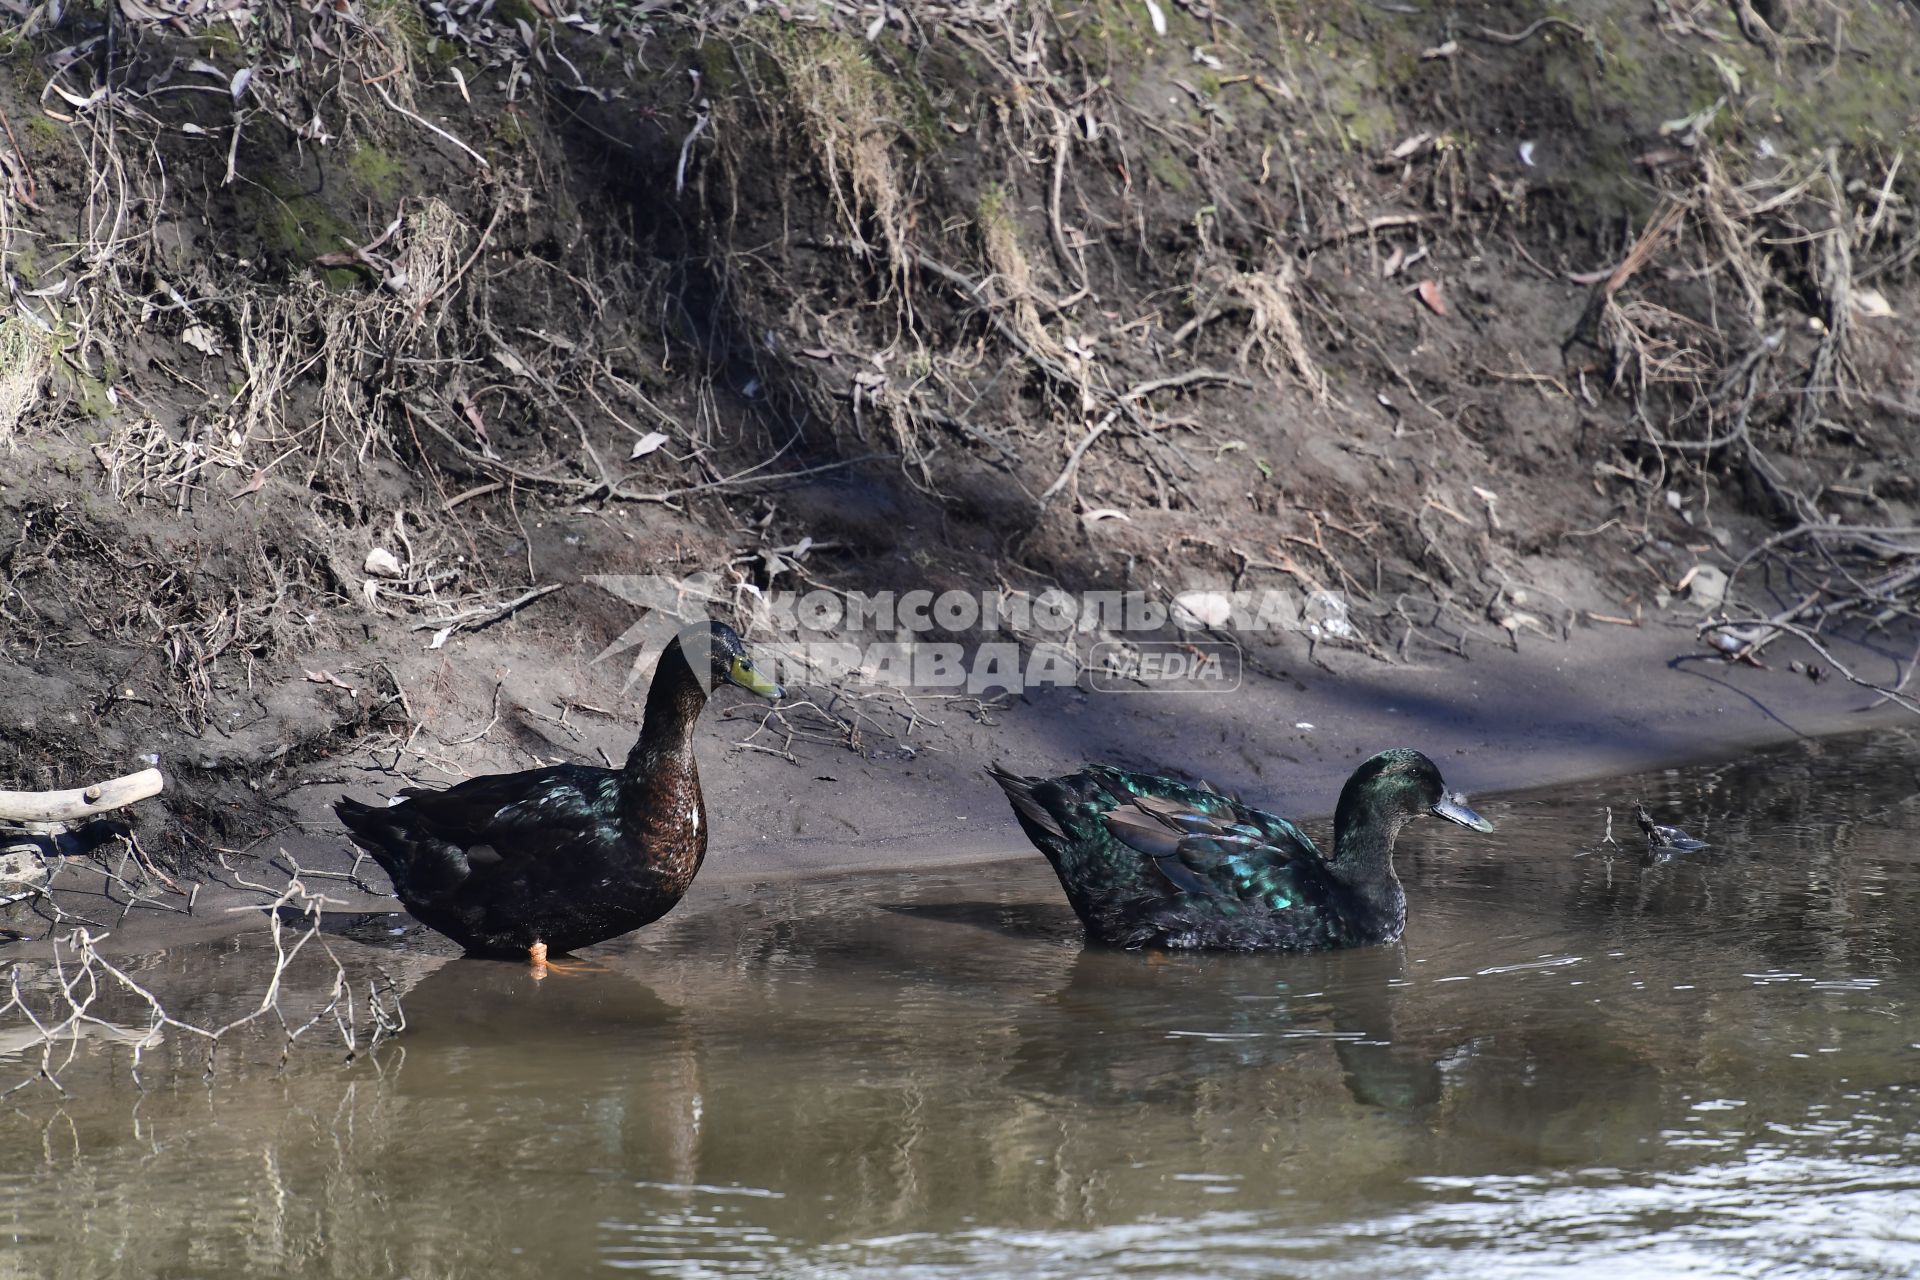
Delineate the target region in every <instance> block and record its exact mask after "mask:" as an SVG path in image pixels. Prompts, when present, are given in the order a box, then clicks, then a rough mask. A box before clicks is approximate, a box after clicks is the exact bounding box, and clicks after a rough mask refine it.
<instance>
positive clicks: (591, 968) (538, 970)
mask: <svg viewBox="0 0 1920 1280" xmlns="http://www.w3.org/2000/svg"><path fill="white" fill-rule="evenodd" d="M527 959H528V960H529V961H530V962H531V963H532V965H533V977H534V981H536V982H538V981H539V980H540V979H541V978H544V977H546V976H547V975H548V974H549V973H601V972H604V971H605V970H606V966H605V965H603V964H594V963H592V962H590V961H586V960H549V959H547V944H546V943H544V942H536V943H534V944H533V945H532V946H530V947H528V948H527Z"/></svg>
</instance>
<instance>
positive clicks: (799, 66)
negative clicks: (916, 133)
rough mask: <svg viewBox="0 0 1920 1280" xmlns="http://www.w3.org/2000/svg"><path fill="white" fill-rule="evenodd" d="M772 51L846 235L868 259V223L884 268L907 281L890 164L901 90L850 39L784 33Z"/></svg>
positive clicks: (903, 203)
mask: <svg viewBox="0 0 1920 1280" xmlns="http://www.w3.org/2000/svg"><path fill="white" fill-rule="evenodd" d="M771 49H772V53H773V57H774V60H775V61H776V62H777V63H778V64H779V67H780V73H781V75H782V77H784V79H785V81H786V90H787V97H788V102H789V104H790V105H791V107H792V109H793V111H794V112H795V114H796V115H797V116H798V117H799V122H800V125H801V129H802V131H803V132H804V133H805V134H806V137H807V141H808V143H809V145H810V146H811V147H812V148H813V151H814V154H815V155H816V156H817V157H818V158H819V160H820V163H821V164H822V165H824V166H825V167H826V171H827V172H826V178H827V187H828V189H829V190H830V191H832V192H833V199H834V203H835V204H836V205H837V206H838V207H839V210H840V216H841V219H842V220H843V221H844V222H845V223H846V226H847V231H848V234H849V235H850V236H851V237H852V238H853V241H854V243H855V244H856V245H857V246H858V247H859V249H860V251H861V252H862V253H863V254H870V253H872V252H873V248H874V247H873V245H872V244H871V243H870V242H869V241H868V239H867V235H866V232H865V230H864V225H865V222H866V220H867V219H869V218H870V219H872V223H873V226H874V227H876V228H878V230H879V232H880V238H881V240H883V241H884V242H885V248H886V254H887V261H888V263H889V265H890V266H891V267H892V269H893V271H894V273H895V274H897V275H905V273H906V270H907V266H908V264H909V262H910V260H911V255H910V254H909V253H908V251H907V230H906V220H907V219H906V210H907V198H906V193H905V191H904V189H903V188H902V185H901V181H900V175H899V172H898V171H897V169H896V168H895V166H894V162H893V139H894V136H895V135H896V134H897V132H898V130H899V121H900V119H901V111H900V102H899V94H898V91H897V90H896V89H895V88H894V86H893V83H892V82H891V81H890V80H888V78H887V77H886V76H885V75H884V74H882V73H881V72H880V71H879V70H878V69H877V68H875V67H874V65H873V64H872V63H871V62H869V61H868V60H867V55H866V52H865V50H863V49H862V48H861V46H860V45H859V44H858V43H856V42H855V41H854V40H852V39H851V38H849V37H847V36H843V35H840V34H837V33H834V32H825V31H803V30H800V29H798V28H782V29H781V30H780V31H779V33H778V34H777V36H776V37H775V38H774V40H773V41H772V42H771Z"/></svg>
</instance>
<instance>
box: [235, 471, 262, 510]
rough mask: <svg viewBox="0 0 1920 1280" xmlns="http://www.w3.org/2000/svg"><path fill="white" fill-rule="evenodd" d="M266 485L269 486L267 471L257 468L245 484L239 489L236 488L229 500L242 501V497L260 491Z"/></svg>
mask: <svg viewBox="0 0 1920 1280" xmlns="http://www.w3.org/2000/svg"><path fill="white" fill-rule="evenodd" d="M266 487H267V473H266V472H264V471H261V470H259V469H257V468H256V469H255V470H254V473H253V478H252V479H251V480H249V481H247V482H246V483H245V484H243V485H241V486H240V487H239V488H238V489H236V490H234V492H233V495H232V496H231V497H229V498H228V499H227V501H228V502H238V501H240V499H242V498H244V497H246V496H247V495H248V494H250V493H258V492H260V491H261V490H262V489H264V488H266Z"/></svg>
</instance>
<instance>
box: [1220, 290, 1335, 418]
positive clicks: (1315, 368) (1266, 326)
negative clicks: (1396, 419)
mask: <svg viewBox="0 0 1920 1280" xmlns="http://www.w3.org/2000/svg"><path fill="white" fill-rule="evenodd" d="M1297 284H1298V276H1297V274H1296V272H1295V271H1294V266H1293V263H1292V262H1290V261H1288V260H1286V259H1284V258H1283V259H1280V260H1279V263H1278V265H1277V266H1275V267H1273V268H1270V269H1269V270H1266V271H1243V272H1239V273H1236V274H1235V275H1234V276H1233V278H1232V279H1231V280H1229V281H1228V283H1227V292H1228V293H1229V294H1230V295H1231V296H1232V297H1233V298H1235V299H1236V300H1237V301H1238V302H1239V303H1240V304H1241V305H1242V306H1244V307H1246V308H1247V310H1248V311H1250V312H1251V313H1252V317H1251V319H1249V320H1248V322H1247V336H1246V340H1245V341H1244V342H1242V343H1241V344H1240V364H1241V366H1242V367H1243V368H1244V367H1245V366H1246V364H1247V362H1248V358H1249V357H1250V356H1251V355H1252V354H1253V353H1254V352H1255V351H1258V352H1259V353H1260V367H1261V368H1263V369H1265V370H1266V371H1267V372H1268V373H1270V374H1277V373H1279V371H1280V369H1281V367H1282V365H1283V364H1284V366H1285V367H1286V368H1287V369H1289V370H1291V371H1292V373H1293V376H1294V377H1295V378H1296V379H1297V380H1298V381H1299V383H1300V385H1301V386H1303V387H1305V388H1306V389H1307V390H1308V391H1309V392H1311V393H1312V395H1313V398H1314V399H1315V400H1319V401H1322V402H1324V401H1325V400H1326V399H1327V395H1328V391H1327V375H1326V373H1325V372H1324V371H1323V370H1322V369H1321V368H1320V366H1319V364H1318V363H1317V362H1316V361H1315V360H1314V358H1313V353H1312V352H1311V351H1309V350H1308V349H1307V336H1306V334H1305V332H1304V331H1302V329H1301V327H1300V316H1299V313H1298V312H1297V311H1296V310H1295V308H1294V301H1295V298H1296V296H1297V291H1296V286H1297Z"/></svg>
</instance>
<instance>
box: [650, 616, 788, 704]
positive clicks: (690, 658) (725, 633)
mask: <svg viewBox="0 0 1920 1280" xmlns="http://www.w3.org/2000/svg"><path fill="white" fill-rule="evenodd" d="M674 643H675V644H676V645H678V646H679V649H680V654H681V657H682V658H683V659H684V660H685V661H686V664H687V666H688V668H689V669H691V670H692V672H693V673H694V675H695V676H696V677H698V678H699V679H700V684H701V687H702V688H704V689H706V690H708V691H709V692H711V691H712V690H714V689H717V688H719V687H720V686H721V685H723V684H731V685H738V686H739V687H740V688H742V689H745V690H746V691H747V692H748V693H757V694H759V695H760V696H761V697H763V698H766V699H768V700H769V701H772V702H778V701H779V700H780V699H781V698H783V697H785V696H786V693H787V691H786V690H785V689H783V688H781V687H780V682H779V681H777V680H775V679H774V678H773V677H772V676H771V675H770V674H768V673H767V672H764V671H762V670H761V669H760V668H759V667H757V666H756V665H754V661H753V655H752V654H750V653H749V652H747V642H746V641H744V640H742V639H741V638H740V633H739V632H738V631H735V630H734V629H733V628H732V627H730V626H728V625H727V624H726V623H724V622H696V623H694V624H693V625H692V626H689V627H684V628H682V629H681V631H680V634H679V635H678V636H676V637H675V638H674ZM663 660H664V657H663ZM702 673H704V674H702Z"/></svg>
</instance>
